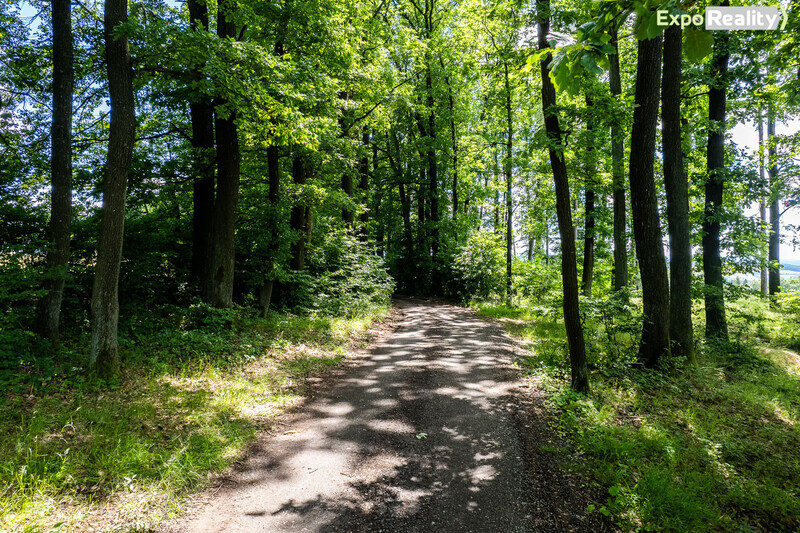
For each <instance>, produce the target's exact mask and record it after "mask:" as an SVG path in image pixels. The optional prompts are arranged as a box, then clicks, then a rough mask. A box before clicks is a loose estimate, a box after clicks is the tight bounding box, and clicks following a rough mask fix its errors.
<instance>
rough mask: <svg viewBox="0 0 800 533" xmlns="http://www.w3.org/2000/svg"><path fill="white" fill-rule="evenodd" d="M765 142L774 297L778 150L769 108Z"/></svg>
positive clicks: (778, 241) (778, 218) (773, 290)
mask: <svg viewBox="0 0 800 533" xmlns="http://www.w3.org/2000/svg"><path fill="white" fill-rule="evenodd" d="M767 142H768V144H769V188H770V203H769V228H770V231H769V255H768V259H769V294H770V296H774V295H775V294H778V293H779V292H781V267H780V247H781V204H780V202H781V201H780V197H779V196H778V194H777V191H778V190H780V184H779V183H778V157H777V156H778V150H777V144H776V138H775V110H774V109H773V108H772V107H771V106H770V109H769V111H768V113H767Z"/></svg>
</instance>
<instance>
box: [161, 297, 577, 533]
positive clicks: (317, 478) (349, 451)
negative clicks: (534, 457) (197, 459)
mask: <svg viewBox="0 0 800 533" xmlns="http://www.w3.org/2000/svg"><path fill="white" fill-rule="evenodd" d="M399 307H400V311H401V313H402V318H401V319H400V321H399V327H398V329H397V330H396V331H394V333H392V334H390V335H387V336H385V337H384V338H383V339H382V340H381V341H379V342H378V343H377V344H376V345H375V346H374V347H373V348H372V349H371V350H370V352H369V354H368V355H365V356H364V357H363V358H361V359H360V360H359V361H357V362H356V363H355V364H354V365H353V366H351V367H350V368H348V369H347V372H346V373H344V374H343V375H341V376H332V377H331V378H330V379H328V380H326V381H327V383H326V384H325V385H323V386H321V387H320V388H319V389H318V390H317V391H316V393H315V396H314V397H313V398H312V399H310V400H309V401H308V402H307V403H306V404H304V406H303V407H302V409H300V410H299V412H298V413H297V414H295V415H293V416H292V417H291V418H290V419H289V426H287V427H282V428H281V429H282V432H281V434H279V435H277V436H273V437H268V438H265V439H264V440H263V441H262V444H261V446H260V448H259V449H257V450H256V451H255V452H254V453H253V454H252V455H251V456H249V457H248V458H247V459H246V460H245V461H243V463H242V464H241V465H240V466H239V468H238V469H237V470H236V471H235V472H234V473H233V474H232V479H231V480H230V481H229V482H226V483H224V484H223V485H222V487H221V489H220V490H219V491H218V492H217V493H216V494H215V495H214V496H213V497H211V498H210V499H209V501H208V502H207V503H206V504H204V505H203V506H202V507H200V508H199V509H197V510H196V512H195V513H192V514H190V516H189V517H188V518H184V519H182V520H180V521H178V522H175V523H173V524H171V525H170V527H169V528H168V530H170V531H192V532H193V531H203V532H222V531H225V532H248V531H253V532H255V531H264V532H292V533H294V532H301V531H309V532H339V531H342V532H345V531H369V532H379V531H387V532H388V531H392V532H394V531H402V532H417V531H418V532H431V531H434V532H435V531H453V532H461V531H470V532H518V531H519V532H522V531H537V530H538V531H547V530H553V529H558V530H574V528H572V527H566V528H562V527H558V526H557V525H556V523H554V522H553V520H552V518H550V516H551V515H552V513H549V514H548V516H547V517H544V518H543V517H542V516H539V515H541V513H542V504H541V502H540V501H534V502H532V501H531V500H532V499H534V500H536V499H538V500H541V499H542V490H541V487H538V490H537V488H536V487H531V486H530V485H531V483H532V482H533V481H534V476H533V474H534V472H531V468H532V464H534V463H532V461H531V460H530V454H528V452H527V451H526V449H525V448H526V445H525V442H527V441H529V440H530V439H529V438H528V439H526V438H522V437H521V435H520V431H519V429H518V428H519V426H520V425H521V424H520V423H519V421H518V417H517V416H516V415H515V414H514V413H515V411H516V410H518V409H519V408H518V407H517V405H516V403H515V402H514V401H513V395H512V394H513V392H514V388H515V387H516V386H517V385H518V384H517V382H516V374H515V372H514V371H513V370H512V369H511V367H510V362H511V359H512V355H513V353H512V352H513V350H514V345H513V344H512V342H511V341H509V340H508V339H507V338H506V337H505V336H504V335H503V334H502V333H501V331H500V329H499V328H498V327H497V326H496V325H494V324H493V323H491V322H489V321H486V320H484V319H482V318H480V317H478V316H477V315H476V314H475V313H474V312H472V311H469V310H466V309H461V308H458V307H455V306H449V305H443V304H439V303H431V302H426V301H423V300H406V301H400V302H399ZM526 454H527V458H526ZM546 492H547V493H549V494H550V495H551V496H553V497H557V495H556V494H555V493H553V492H550V491H546ZM536 494H539V496H536ZM558 505H563V503H558ZM545 507H546V506H545ZM584 508H585V506H584ZM545 512H546V509H545ZM548 525H549V526H548Z"/></svg>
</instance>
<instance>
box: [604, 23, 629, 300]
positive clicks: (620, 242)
mask: <svg viewBox="0 0 800 533" xmlns="http://www.w3.org/2000/svg"><path fill="white" fill-rule="evenodd" d="M609 44H611V46H613V47H614V48H615V52H614V53H613V54H608V62H609V74H608V84H609V88H610V90H611V95H612V96H613V97H614V98H620V95H621V94H622V82H621V81H620V76H619V45H618V43H617V26H616V25H613V26H612V28H611V40H610V41H609ZM611 173H612V176H613V177H612V187H613V190H614V192H613V194H614V290H615V291H619V290H622V289H623V288H625V287H626V286H627V285H628V240H627V239H626V238H625V227H626V222H625V146H624V145H623V135H622V127H621V125H620V123H619V118H618V117H617V116H614V117H613V119H612V123H611Z"/></svg>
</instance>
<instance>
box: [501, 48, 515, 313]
mask: <svg viewBox="0 0 800 533" xmlns="http://www.w3.org/2000/svg"><path fill="white" fill-rule="evenodd" d="M503 69H504V72H505V88H506V157H505V160H504V161H503V173H504V174H505V178H506V302H507V303H508V304H509V305H511V288H512V287H511V283H512V277H511V263H512V250H511V247H512V246H513V245H514V228H513V226H512V222H513V217H512V212H513V211H512V201H513V197H512V195H511V192H512V186H513V183H512V181H513V180H512V165H511V163H512V159H511V158H512V157H513V153H514V110H513V109H512V107H511V84H510V83H509V80H508V62H506V61H504V62H503Z"/></svg>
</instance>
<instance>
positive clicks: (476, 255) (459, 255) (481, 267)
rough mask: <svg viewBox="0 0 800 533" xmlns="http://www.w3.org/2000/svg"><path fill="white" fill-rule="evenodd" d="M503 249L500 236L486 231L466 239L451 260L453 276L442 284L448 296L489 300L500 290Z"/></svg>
mask: <svg viewBox="0 0 800 533" xmlns="http://www.w3.org/2000/svg"><path fill="white" fill-rule="evenodd" d="M504 253H505V249H504V245H503V241H502V238H501V236H500V235H497V234H496V233H492V232H489V231H485V230H480V231H476V232H475V233H473V234H472V235H470V236H469V237H468V238H467V242H466V244H464V245H463V246H462V247H461V248H460V249H459V250H458V251H457V252H456V255H455V258H454V261H453V275H452V276H451V277H450V279H448V280H446V281H445V283H444V290H445V294H446V295H447V296H451V297H454V298H457V299H459V300H470V299H473V298H475V299H488V298H490V297H492V296H496V295H499V294H501V293H502V291H503V289H504V286H505V285H504V284H505V257H504Z"/></svg>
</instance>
